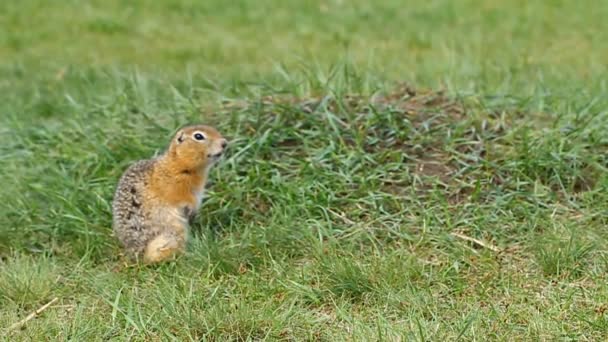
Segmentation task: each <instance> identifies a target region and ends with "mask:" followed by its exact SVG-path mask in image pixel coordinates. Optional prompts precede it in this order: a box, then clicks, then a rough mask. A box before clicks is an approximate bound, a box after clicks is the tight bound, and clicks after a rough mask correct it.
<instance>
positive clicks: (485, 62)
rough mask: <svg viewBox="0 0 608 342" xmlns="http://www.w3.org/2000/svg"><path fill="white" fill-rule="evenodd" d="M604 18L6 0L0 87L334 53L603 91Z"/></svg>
mask: <svg viewBox="0 0 608 342" xmlns="http://www.w3.org/2000/svg"><path fill="white" fill-rule="evenodd" d="M607 16H608V3H606V2H604V1H581V2H572V1H523V0H519V1H497V0H489V1H483V2H479V1H471V0H469V1H457V2H455V1H446V0H431V1H395V0H387V1H381V2H370V1H361V0H353V1H344V0H325V1H272V0H261V1H244V0H238V1H233V2H231V3H230V4H227V3H224V2H221V1H188V0H170V1H158V2H155V1H146V0H135V1H129V2H128V3H125V2H123V1H119V0H108V1H101V0H99V1H62V2H48V1H42V0H27V1H19V2H16V1H3V2H2V4H0V25H1V26H2V27H3V32H2V33H0V58H1V60H2V66H1V72H2V74H1V75H2V76H3V77H2V78H3V79H4V82H3V86H2V88H3V89H2V90H3V92H6V91H7V90H8V89H10V88H11V87H12V86H14V84H12V83H14V82H17V81H18V80H19V79H20V78H21V77H27V79H30V77H36V78H41V79H48V78H53V77H56V75H57V74H58V73H62V72H65V70H66V69H77V70H80V69H89V68H128V67H134V68H137V69H138V70H140V71H143V72H154V73H156V74H165V75H167V76H168V77H170V78H171V77H174V78H180V77H184V75H185V74H191V75H196V76H198V77H204V78H209V79H215V80H218V79H221V80H227V79H238V80H241V81H242V80H250V81H253V80H258V79H259V78H260V77H262V78H265V79H269V78H272V75H273V74H275V75H276V71H277V66H278V65H282V66H283V67H284V68H286V69H288V70H294V69H298V68H299V67H300V66H302V65H307V66H308V65H318V66H320V67H321V68H327V67H328V66H330V65H332V64H335V63H336V61H344V60H346V61H348V62H349V63H351V64H353V65H355V66H358V67H360V68H364V69H365V70H367V71H370V72H371V73H373V74H374V75H376V76H377V77H378V78H379V79H383V80H408V81H411V82H413V83H416V84H422V85H429V86H437V85H439V84H448V85H451V86H453V87H455V88H456V89H460V90H470V89H475V90H485V91H486V92H499V91H508V92H510V93H518V94H526V92H529V91H530V90H531V89H534V88H536V87H545V88H546V89H548V90H553V91H556V92H563V91H566V90H572V89H579V90H580V89H583V88H584V89H589V90H591V89H597V87H601V89H604V87H605V83H604V82H605V77H603V75H604V74H605V72H606V62H605V61H606V57H607V56H608V23H607V21H606V20H605V18H606V17H607ZM7 79H8V80H10V82H7Z"/></svg>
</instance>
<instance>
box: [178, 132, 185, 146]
mask: <svg viewBox="0 0 608 342" xmlns="http://www.w3.org/2000/svg"><path fill="white" fill-rule="evenodd" d="M182 142H184V132H179V133H178V134H177V143H178V144H181V143H182Z"/></svg>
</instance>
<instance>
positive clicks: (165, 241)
mask: <svg viewBox="0 0 608 342" xmlns="http://www.w3.org/2000/svg"><path fill="white" fill-rule="evenodd" d="M182 251H183V243H182V241H181V239H179V238H178V237H177V236H175V235H174V234H166V233H164V234H160V235H158V236H157V237H155V238H154V239H152V240H151V241H150V242H149V243H148V245H147V246H146V249H145V250H144V258H143V259H144V263H146V264H153V263H158V262H162V261H166V260H169V259H172V258H174V257H176V256H177V255H178V254H180V253H181V252H182Z"/></svg>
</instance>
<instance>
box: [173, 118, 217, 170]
mask: <svg viewBox="0 0 608 342" xmlns="http://www.w3.org/2000/svg"><path fill="white" fill-rule="evenodd" d="M227 145H228V141H227V140H226V139H225V138H224V137H223V136H222V135H221V134H220V132H218V131H217V130H216V129H215V128H213V127H211V126H205V125H192V126H186V127H183V128H181V129H180V130H179V131H178V132H177V133H176V134H175V136H174V137H173V141H172V142H171V146H170V147H169V153H170V154H171V155H172V156H174V157H176V158H177V159H178V160H180V161H181V162H183V163H186V164H189V165H190V166H192V167H193V168H204V167H207V166H211V165H212V164H214V163H215V162H217V161H218V160H219V159H220V157H221V156H222V154H223V153H224V151H225V149H226V146H227Z"/></svg>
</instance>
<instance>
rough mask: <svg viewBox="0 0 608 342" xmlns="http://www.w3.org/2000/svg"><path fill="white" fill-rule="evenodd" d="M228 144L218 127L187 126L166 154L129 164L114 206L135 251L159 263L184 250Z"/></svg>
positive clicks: (127, 244) (120, 230)
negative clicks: (209, 179) (190, 226)
mask: <svg viewBox="0 0 608 342" xmlns="http://www.w3.org/2000/svg"><path fill="white" fill-rule="evenodd" d="M226 145H227V141H226V139H224V137H222V135H221V134H220V133H219V132H218V131H217V130H216V129H215V128H213V127H210V126H205V125H192V126H186V127H183V128H182V129H180V130H179V131H178V132H177V133H176V134H175V136H174V138H173V140H172V141H171V144H170V145H169V147H168V149H167V150H166V151H165V152H164V153H163V154H162V155H160V156H158V157H156V158H153V159H148V160H140V161H138V162H135V163H134V164H133V165H131V166H130V167H129V168H127V170H126V171H125V172H124V174H123V175H122V176H121V178H120V180H119V182H118V186H117V187H116V192H115V194H114V200H113V203H112V212H113V230H114V233H115V234H116V236H117V237H118V239H119V240H120V241H121V243H122V244H123V246H124V248H125V250H126V252H127V254H128V255H129V256H131V257H134V258H136V259H142V260H143V261H144V262H145V263H156V262H160V261H164V260H167V259H170V258H173V257H174V256H176V255H178V254H179V253H181V252H182V251H183V250H184V248H185V244H186V239H187V235H188V223H189V221H190V220H191V219H192V218H193V217H194V215H195V214H196V212H197V210H198V209H199V207H200V204H201V201H202V197H203V193H204V190H205V183H206V182H207V176H208V172H209V170H210V168H211V167H212V166H213V165H214V164H215V163H216V162H217V161H218V159H219V158H220V157H221V155H222V154H223V152H224V150H225V149H226Z"/></svg>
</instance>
